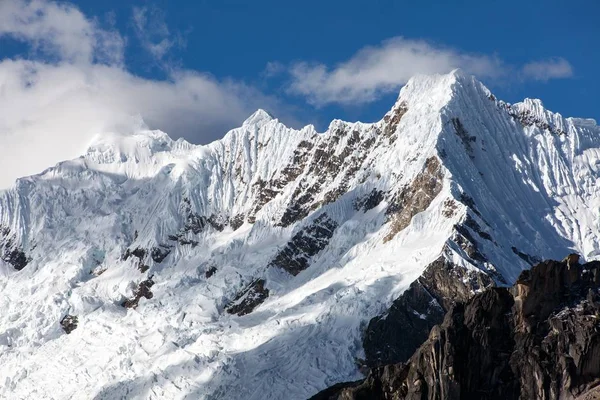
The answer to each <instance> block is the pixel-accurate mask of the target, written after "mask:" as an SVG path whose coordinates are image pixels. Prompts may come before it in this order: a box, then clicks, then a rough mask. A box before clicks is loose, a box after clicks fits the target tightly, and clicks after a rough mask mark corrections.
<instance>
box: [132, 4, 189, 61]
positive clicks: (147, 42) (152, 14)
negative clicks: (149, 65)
mask: <svg viewBox="0 0 600 400" xmlns="http://www.w3.org/2000/svg"><path fill="white" fill-rule="evenodd" d="M132 22H133V26H134V28H135V32H136V35H137V37H138V39H139V40H140V42H141V43H142V46H143V47H144V48H145V49H146V50H147V51H148V52H149V53H150V54H151V55H152V56H153V57H154V58H155V59H156V60H157V61H161V60H162V59H163V58H164V57H165V55H166V54H167V53H168V52H169V51H170V50H171V49H172V48H174V47H179V48H181V47H184V46H185V40H184V39H183V36H182V35H181V34H180V33H178V32H177V33H173V32H171V31H170V29H169V27H168V25H167V23H166V21H165V15H164V13H163V11H162V10H160V9H159V8H157V7H155V6H151V7H133V12H132Z"/></svg>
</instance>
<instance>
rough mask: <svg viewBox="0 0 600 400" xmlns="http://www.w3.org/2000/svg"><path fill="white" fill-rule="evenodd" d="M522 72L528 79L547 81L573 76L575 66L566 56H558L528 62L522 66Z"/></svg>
mask: <svg viewBox="0 0 600 400" xmlns="http://www.w3.org/2000/svg"><path fill="white" fill-rule="evenodd" d="M522 74H523V76H524V77H525V78H526V79H533V80H536V81H544V82H546V81H549V80H550V79H560V78H570V77H572V76H573V67H572V66H571V64H570V63H569V62H568V61H567V60H565V59H564V58H561V57H557V58H551V59H548V60H542V61H533V62H530V63H527V64H525V65H524V66H523V68H522Z"/></svg>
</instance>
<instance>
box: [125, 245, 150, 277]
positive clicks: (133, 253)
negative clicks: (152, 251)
mask: <svg viewBox="0 0 600 400" xmlns="http://www.w3.org/2000/svg"><path fill="white" fill-rule="evenodd" d="M146 253H147V251H146V249H143V248H141V247H137V248H135V249H133V250H131V249H127V251H125V254H124V255H123V260H128V259H129V258H130V257H135V258H137V268H138V269H139V270H140V272H141V273H144V272H146V271H148V270H149V269H150V266H149V265H146V264H145V263H144V258H145V257H146Z"/></svg>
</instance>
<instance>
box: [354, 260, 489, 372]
mask: <svg viewBox="0 0 600 400" xmlns="http://www.w3.org/2000/svg"><path fill="white" fill-rule="evenodd" d="M493 285H494V281H493V280H492V279H491V278H490V277H489V276H488V275H486V274H485V273H483V272H478V271H475V270H467V269H465V268H462V267H459V266H457V265H454V264H452V263H451V262H449V261H448V260H446V258H445V257H444V256H440V257H439V258H438V259H437V260H435V261H434V262H432V263H431V264H429V265H428V266H427V268H425V271H424V272H423V274H422V275H421V277H419V279H417V280H416V281H414V282H413V283H412V284H411V285H410V287H409V289H408V290H406V291H405V292H404V293H403V294H402V295H401V296H400V297H399V298H398V299H396V300H395V301H394V303H393V304H392V307H390V309H389V311H388V312H387V313H386V314H384V315H381V316H378V317H375V318H373V319H372V320H371V321H370V322H369V325H368V327H367V330H366V332H365V335H364V338H363V347H364V349H365V355H366V361H367V365H369V366H371V367H375V366H379V365H384V364H391V363H398V362H404V361H406V360H407V359H408V358H409V357H410V356H411V355H412V354H413V352H414V351H415V350H416V349H417V348H418V347H419V345H420V344H421V343H423V341H425V340H426V339H427V336H428V335H429V332H430V330H431V328H433V326H435V325H436V324H440V323H441V322H442V321H443V319H444V314H445V313H446V311H448V310H449V309H451V308H452V306H454V305H455V304H456V303H457V302H466V301H468V300H469V299H470V298H471V297H472V296H473V295H474V294H475V293H477V292H479V291H482V290H483V289H484V288H487V287H490V286H493Z"/></svg>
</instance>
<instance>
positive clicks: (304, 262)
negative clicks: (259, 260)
mask: <svg viewBox="0 0 600 400" xmlns="http://www.w3.org/2000/svg"><path fill="white" fill-rule="evenodd" d="M336 228H337V223H336V222H335V221H334V220H332V219H331V218H329V216H328V215H327V214H321V215H320V216H318V217H317V218H316V219H315V220H314V221H313V222H312V223H311V224H310V225H308V226H306V227H304V228H302V229H301V230H300V231H299V232H298V233H296V234H295V235H294V236H293V237H292V239H291V240H290V241H289V243H288V244H287V245H286V246H285V247H284V248H283V249H282V250H281V251H280V252H279V253H278V254H277V255H276V256H275V258H274V259H273V261H272V262H271V264H270V266H272V267H276V268H281V269H284V270H286V271H287V272H289V273H290V274H292V275H298V274H299V273H300V272H302V271H304V270H305V269H306V268H307V267H308V266H309V261H310V258H311V257H313V256H314V255H316V254H317V253H319V252H320V251H321V250H323V249H324V248H325V246H327V243H329V239H331V237H332V236H333V233H334V231H335V229H336Z"/></svg>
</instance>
